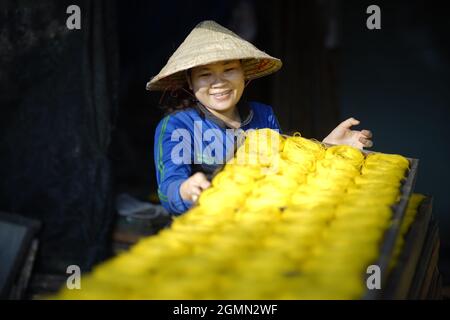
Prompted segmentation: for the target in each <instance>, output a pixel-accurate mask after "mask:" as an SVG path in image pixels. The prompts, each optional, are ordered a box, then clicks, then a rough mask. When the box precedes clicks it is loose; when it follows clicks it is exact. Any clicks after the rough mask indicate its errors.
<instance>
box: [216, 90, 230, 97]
mask: <svg viewBox="0 0 450 320" xmlns="http://www.w3.org/2000/svg"><path fill="white" fill-rule="evenodd" d="M229 93H230V91H227V92H224V93H216V94H214V96H215V97H222V96H225V95H227V94H229Z"/></svg>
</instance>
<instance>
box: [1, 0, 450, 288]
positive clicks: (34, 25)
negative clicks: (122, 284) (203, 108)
mask: <svg viewBox="0 0 450 320" xmlns="http://www.w3.org/2000/svg"><path fill="white" fill-rule="evenodd" d="M71 4H77V5H79V6H80V8H81V12H82V22H81V24H82V27H81V30H68V29H67V28H66V25H65V23H66V19H67V17H68V14H66V8H67V6H69V5H71ZM371 4H377V5H379V6H380V8H381V26H382V28H381V30H368V29H367V28H366V19H367V17H368V16H369V15H368V14H367V13H366V8H367V7H368V6H369V5H371ZM236 8H238V9H236ZM245 8H249V10H248V11H246V9H245ZM444 9H445V7H444V6H443V5H442V4H441V3H440V2H438V1H425V0H422V1H406V0H402V1H400V0H391V1H370V2H369V1H339V0H334V1H333V0H322V1H319V0H317V1H294V0H285V1H275V0H268V1H251V0H248V1H245V0H244V1H240V0H231V1H225V0H216V1H206V0H198V1H137V0H134V1H133V0H128V1H125V0H123V1H121V0H116V1H113V0H110V1H107V0H71V1H66V0H62V1H56V0H54V1H51V0H38V1H31V0H29V1H25V0H20V1H13V0H0V90H1V91H0V106H1V110H0V177H1V178H0V210H2V211H7V212H12V213H18V214H22V215H25V216H29V217H33V218H35V219H38V220H40V221H43V222H44V228H43V230H42V232H41V240H42V241H41V249H40V255H39V259H38V264H37V267H38V269H40V270H41V271H42V272H61V271H63V270H65V266H67V265H68V264H78V265H80V266H81V267H82V270H87V269H89V268H90V267H92V265H94V264H95V263H97V262H98V261H101V260H103V259H104V258H106V257H108V256H109V255H110V254H111V250H110V249H111V248H110V246H111V232H112V230H113V227H114V223H115V216H116V214H115V210H114V206H113V203H114V197H115V195H116V194H117V193H119V192H129V193H131V194H133V195H135V196H137V197H139V198H141V199H146V200H149V199H150V200H152V199H154V193H155V190H156V181H155V175H154V171H155V169H154V164H153V134H154V129H155V127H156V125H157V123H158V122H159V120H160V119H161V117H162V111H161V110H160V109H159V108H158V107H157V105H158V101H159V99H160V97H161V94H160V93H149V92H146V91H145V84H146V82H147V81H148V80H149V79H150V77H151V76H153V75H156V74H157V73H158V72H159V70H160V69H161V68H162V67H163V66H164V64H165V62H166V61H167V59H168V58H169V57H170V55H171V54H172V53H173V51H174V50H175V49H176V48H177V47H178V45H179V44H180V43H181V42H182V40H183V39H184V38H185V37H186V36H187V35H188V33H189V32H190V30H191V29H192V28H193V27H194V26H195V25H196V24H197V23H198V22H200V21H202V20H207V19H213V20H216V21H217V22H219V23H221V24H223V25H224V26H227V27H230V28H232V29H233V30H234V31H236V32H237V33H240V34H241V35H242V36H247V37H248V38H249V40H251V42H252V43H254V44H255V45H256V46H257V47H259V48H260V49H262V50H264V51H266V52H268V53H269V54H271V55H273V56H276V57H278V58H280V59H281V60H282V61H283V63H284V66H283V68H282V69H281V70H280V71H279V72H278V73H276V74H274V75H272V76H269V77H266V78H263V79H258V80H255V81H253V82H252V83H251V84H250V85H249V87H248V89H247V90H246V93H245V94H246V95H247V96H248V98H250V99H255V100H258V101H261V102H264V103H268V104H271V105H272V106H273V107H274V110H275V112H276V113H277V115H278V117H279V120H280V123H281V126H282V128H283V130H284V131H286V132H292V131H300V132H301V133H302V135H303V136H306V137H309V138H313V137H314V138H318V139H322V138H324V137H325V136H326V134H327V133H328V132H329V131H331V130H332V129H333V128H334V127H335V126H336V125H337V124H338V123H339V122H340V121H341V120H344V119H345V118H347V117H350V116H354V117H355V118H357V119H359V120H361V122H362V126H363V127H364V128H368V129H371V130H372V131H373V132H374V136H375V139H374V142H375V146H374V148H373V149H374V150H375V151H380V152H387V153H399V154H402V155H405V156H408V157H413V158H418V159H420V166H419V176H418V180H417V184H416V192H421V193H425V194H427V195H432V196H433V197H434V215H435V216H436V217H437V219H438V221H439V226H440V233H441V245H442V250H441V270H442V271H443V272H444V281H446V282H448V281H449V279H450V272H449V271H450V267H449V265H450V263H449V262H448V261H450V260H449V258H448V256H449V253H450V249H449V248H450V236H449V233H448V231H449V230H450V197H449V196H448V194H449V192H448V190H447V189H448V187H447V184H448V181H450V170H449V169H448V163H449V162H450V150H449V145H448V141H447V139H448V137H449V134H448V128H447V127H448V122H449V120H450V105H449V104H450V103H449V101H450V99H449V95H450V93H449V92H450V90H449V88H450V72H449V69H450V48H449V42H448V41H446V40H447V38H448V34H449V31H450V26H449V19H448V17H447V15H446V11H445V10H444ZM245 12H247V14H243V13H245ZM361 128H362V127H361Z"/></svg>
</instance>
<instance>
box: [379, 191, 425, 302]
mask: <svg viewBox="0 0 450 320" xmlns="http://www.w3.org/2000/svg"><path fill="white" fill-rule="evenodd" d="M432 206H433V199H432V198H431V197H427V198H425V199H424V200H423V201H422V203H421V205H420V206H419V208H418V212H417V214H416V218H415V220H414V222H413V223H412V225H411V227H410V229H409V231H408V233H407V235H406V237H405V245H404V246H403V249H402V252H401V254H400V256H399V258H398V262H397V265H396V267H395V268H394V270H393V271H392V272H391V274H390V275H389V278H388V282H387V284H386V289H385V290H383V293H382V297H383V299H390V300H391V299H406V298H407V297H408V293H409V290H410V288H411V285H412V282H413V279H414V275H415V272H416V269H417V265H418V264H419V263H420V255H421V252H422V249H423V246H424V243H425V237H426V234H427V231H428V226H429V223H430V219H431V212H432Z"/></svg>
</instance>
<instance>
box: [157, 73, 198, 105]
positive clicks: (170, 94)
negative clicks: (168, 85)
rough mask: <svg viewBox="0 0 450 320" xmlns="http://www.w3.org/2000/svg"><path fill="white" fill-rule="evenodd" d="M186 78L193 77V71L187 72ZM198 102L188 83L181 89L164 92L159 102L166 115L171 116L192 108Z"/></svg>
mask: <svg viewBox="0 0 450 320" xmlns="http://www.w3.org/2000/svg"><path fill="white" fill-rule="evenodd" d="M186 76H187V77H190V76H191V70H187V71H186ZM196 101H197V99H196V98H195V96H194V94H193V93H192V91H191V89H189V86H188V84H187V83H186V84H185V85H184V86H183V87H181V88H178V89H175V90H170V89H169V90H166V91H164V92H163V94H162V96H161V100H160V101H159V107H160V108H161V109H162V110H164V113H165V114H170V113H173V112H175V111H178V110H183V109H187V108H190V107H192V106H193V105H194V104H195V102H196Z"/></svg>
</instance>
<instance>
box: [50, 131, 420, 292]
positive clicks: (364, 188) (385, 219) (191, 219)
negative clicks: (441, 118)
mask: <svg viewBox="0 0 450 320" xmlns="http://www.w3.org/2000/svg"><path fill="white" fill-rule="evenodd" d="M408 166H409V162H408V160H407V159H405V158H404V157H402V156H399V155H388V154H379V153H377V154H375V153H373V154H369V155H367V156H364V154H363V153H362V152H361V151H359V150H358V149H355V148H352V147H349V146H332V147H329V148H326V147H325V146H324V145H323V144H321V143H318V142H315V141H312V140H308V139H305V138H302V137H300V136H299V135H294V136H292V137H284V136H280V135H278V133H276V132H274V131H271V130H268V129H263V130H257V131H254V132H252V133H250V134H249V135H248V137H247V139H246V141H245V143H244V144H243V145H242V146H241V147H240V148H239V149H238V150H237V152H236V155H235V158H234V159H233V160H232V161H230V162H229V163H227V165H226V166H225V168H224V170H223V171H221V172H220V173H219V174H218V175H217V176H216V177H215V178H214V179H213V181H212V187H211V188H210V189H208V190H206V191H204V193H203V194H202V195H201V197H200V199H199V203H198V205H197V206H196V207H194V208H193V209H191V210H190V211H189V212H188V213H186V214H184V215H182V216H180V217H177V218H175V220H174V222H173V224H172V226H171V227H170V228H169V229H165V230H163V231H161V232H160V233H159V234H158V235H157V236H151V237H148V238H146V239H143V240H141V241H139V242H138V243H137V244H136V245H135V246H133V247H132V248H131V250H130V251H129V252H126V253H123V254H121V255H119V256H117V257H115V258H113V259H112V260H110V261H107V262H106V263H103V264H101V265H100V266H98V267H97V268H95V269H94V271H93V272H92V273H90V274H88V275H85V276H84V277H83V278H82V281H81V285H82V289H81V290H72V291H71V290H67V289H65V290H62V291H61V292H60V294H59V295H58V296H57V298H61V299H71V298H74V299H116V298H119V299H354V298H360V297H361V296H362V294H363V293H364V291H365V283H366V281H365V278H366V269H367V266H368V265H370V264H372V263H375V261H376V259H377V257H378V256H379V249H380V241H381V240H382V237H383V234H384V231H385V230H386V228H388V227H389V224H390V220H391V215H392V209H391V207H390V206H391V205H392V204H394V203H395V202H397V200H398V197H399V192H400V190H399V188H400V185H401V182H402V179H403V178H404V176H405V172H406V170H407V169H408ZM411 217H412V216H411Z"/></svg>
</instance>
